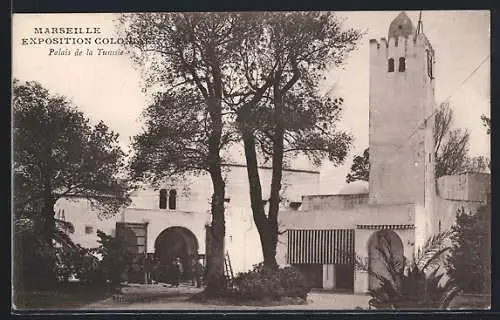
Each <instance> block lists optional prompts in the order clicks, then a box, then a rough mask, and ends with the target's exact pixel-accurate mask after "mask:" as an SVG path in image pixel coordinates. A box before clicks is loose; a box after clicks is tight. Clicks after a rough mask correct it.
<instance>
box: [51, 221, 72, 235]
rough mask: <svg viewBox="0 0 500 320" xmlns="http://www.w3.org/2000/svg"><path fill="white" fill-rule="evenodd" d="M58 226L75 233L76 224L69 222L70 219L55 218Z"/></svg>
mask: <svg viewBox="0 0 500 320" xmlns="http://www.w3.org/2000/svg"><path fill="white" fill-rule="evenodd" d="M54 220H55V223H56V226H57V228H60V229H62V230H63V231H66V232H69V233H74V232H75V226H74V225H73V224H72V223H71V222H69V221H64V220H61V219H54Z"/></svg>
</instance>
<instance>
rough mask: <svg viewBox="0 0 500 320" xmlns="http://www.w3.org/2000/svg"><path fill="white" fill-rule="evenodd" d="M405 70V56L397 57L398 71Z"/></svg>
mask: <svg viewBox="0 0 500 320" xmlns="http://www.w3.org/2000/svg"><path fill="white" fill-rule="evenodd" d="M405 70H406V60H405V58H399V70H398V71H399V72H405Z"/></svg>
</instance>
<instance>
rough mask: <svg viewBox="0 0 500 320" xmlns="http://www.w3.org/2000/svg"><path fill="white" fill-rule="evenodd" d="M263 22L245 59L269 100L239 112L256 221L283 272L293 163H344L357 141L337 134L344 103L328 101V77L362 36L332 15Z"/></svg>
mask: <svg viewBox="0 0 500 320" xmlns="http://www.w3.org/2000/svg"><path fill="white" fill-rule="evenodd" d="M258 18H260V19H261V20H260V21H261V25H262V27H263V30H262V32H261V35H260V36H259V39H258V41H256V42H255V43H251V45H247V46H246V47H244V50H242V52H240V56H241V60H242V61H243V72H244V74H245V78H246V80H247V82H246V84H247V87H250V88H252V89H253V90H254V92H259V90H260V92H265V94H263V96H262V97H260V99H255V98H259V97H258V96H256V95H254V96H253V97H254V99H253V101H251V103H245V104H243V105H242V106H240V108H238V109H237V123H238V126H239V129H240V133H241V135H242V139H243V143H244V147H245V158H246V163H247V173H248V178H249V183H250V199H251V206H252V211H253V217H254V220H255V223H256V226H257V229H258V231H259V235H260V240H261V243H262V250H263V256H264V265H266V266H275V265H276V258H275V256H276V245H277V240H278V234H279V230H278V211H279V205H280V201H281V196H280V191H281V187H282V174H283V168H284V166H285V164H286V159H287V155H290V156H293V155H296V154H298V153H302V154H306V155H307V156H308V157H309V158H310V159H311V160H312V161H313V162H314V163H315V164H319V163H320V162H321V160H322V159H323V158H325V157H328V158H329V160H331V161H332V162H333V163H335V164H338V163H341V162H342V161H343V159H344V157H345V155H346V153H347V149H348V147H349V146H350V143H351V136H350V135H348V134H346V133H345V132H342V131H340V130H339V129H338V128H336V122H337V121H338V120H339V119H340V111H341V109H342V105H343V100H342V99H341V98H336V99H332V98H330V97H322V96H320V95H319V94H318V92H319V90H318V86H319V83H320V80H321V79H322V77H323V75H324V72H325V71H326V70H327V69H328V68H330V67H332V66H338V65H340V64H341V63H342V61H343V60H344V59H345V57H346V56H347V54H348V53H349V52H350V51H352V50H354V49H355V47H356V43H357V41H358V40H359V39H360V37H361V34H360V33H359V32H358V31H356V30H352V29H349V30H346V31H343V30H342V23H341V22H340V21H339V20H338V19H337V18H336V17H335V15H334V14H332V13H320V12H293V13H266V14H261V15H260V16H259V17H258ZM257 147H260V150H261V152H262V154H263V155H264V156H265V157H266V158H267V159H271V162H272V167H273V171H272V179H271V191H270V198H269V211H268V213H267V214H266V212H265V209H264V205H263V201H262V188H261V182H260V177H259V174H258V159H257Z"/></svg>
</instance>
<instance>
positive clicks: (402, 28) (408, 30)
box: [388, 11, 415, 39]
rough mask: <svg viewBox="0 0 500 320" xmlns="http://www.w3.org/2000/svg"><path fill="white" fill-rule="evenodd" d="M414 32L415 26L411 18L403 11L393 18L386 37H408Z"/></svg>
mask: <svg viewBox="0 0 500 320" xmlns="http://www.w3.org/2000/svg"><path fill="white" fill-rule="evenodd" d="M414 34H415V27H414V26H413V23H412V22H411V19H410V18H409V17H408V16H407V15H406V13H405V12H404V11H403V12H401V13H400V14H399V15H398V16H397V17H396V18H395V19H394V20H392V22H391V25H390V26H389V37H388V39H390V38H392V37H395V38H398V37H405V38H407V37H409V36H411V35H414Z"/></svg>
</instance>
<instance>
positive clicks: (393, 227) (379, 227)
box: [356, 224, 415, 230]
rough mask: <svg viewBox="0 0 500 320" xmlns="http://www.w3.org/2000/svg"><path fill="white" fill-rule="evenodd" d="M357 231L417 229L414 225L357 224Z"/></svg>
mask: <svg viewBox="0 0 500 320" xmlns="http://www.w3.org/2000/svg"><path fill="white" fill-rule="evenodd" d="M356 229H370V230H374V229H375V230H384V229H390V230H404V229H415V225H413V224H357V225H356Z"/></svg>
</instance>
